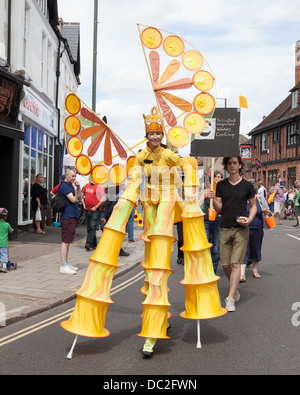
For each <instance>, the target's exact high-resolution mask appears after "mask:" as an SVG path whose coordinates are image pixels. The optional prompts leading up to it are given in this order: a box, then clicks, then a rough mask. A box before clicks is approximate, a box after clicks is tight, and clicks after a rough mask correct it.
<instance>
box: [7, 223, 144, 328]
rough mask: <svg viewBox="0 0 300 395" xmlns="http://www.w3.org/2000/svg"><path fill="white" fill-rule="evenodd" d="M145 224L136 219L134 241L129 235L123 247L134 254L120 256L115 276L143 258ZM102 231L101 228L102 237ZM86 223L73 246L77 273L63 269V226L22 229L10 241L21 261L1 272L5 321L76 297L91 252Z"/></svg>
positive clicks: (16, 258)
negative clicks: (39, 231) (42, 232)
mask: <svg viewBox="0 0 300 395" xmlns="http://www.w3.org/2000/svg"><path fill="white" fill-rule="evenodd" d="M142 231H143V230H142V228H141V227H139V226H138V225H137V222H134V240H135V242H134V243H129V242H128V238H127V236H125V239H124V241H123V245H122V248H123V249H124V250H125V251H126V252H128V253H129V254H130V255H129V256H128V257H120V258H119V260H118V266H119V268H118V269H117V272H116V274H115V277H114V279H116V278H118V277H120V276H121V275H123V274H125V273H127V272H128V271H129V270H131V269H133V268H134V267H136V266H138V265H139V264H140V262H141V261H142V259H143V255H144V243H143V242H142V241H141V240H140V238H139V235H140V234H141V233H142ZM101 234H102V232H101V231H99V232H97V239H98V241H99V239H100V237H101ZM85 239H86V227H85V225H80V226H78V227H77V229H76V234H75V239H74V242H73V243H72V244H71V246H70V250H69V262H70V263H71V264H72V265H73V266H77V267H78V269H79V270H78V272H77V274H76V275H66V274H61V273H60V272H59V269H60V243H61V228H57V227H53V226H51V227H46V235H38V234H36V233H34V232H33V231H27V232H22V233H19V235H18V239H17V240H16V241H9V243H8V245H9V259H10V261H11V262H13V263H17V270H11V271H10V272H9V273H0V313H2V315H1V317H2V322H0V324H1V325H2V326H3V309H4V312H5V315H4V317H5V321H6V322H5V324H6V325H9V324H12V323H14V322H17V321H19V320H22V319H24V318H27V317H31V316H34V315H36V314H39V313H41V312H43V311H46V310H49V309H51V308H53V307H56V306H58V305H61V304H63V303H66V302H69V301H71V300H73V299H75V298H76V295H75V292H76V291H77V290H79V288H80V287H81V284H82V282H83V280H84V277H85V274H86V271H87V268H88V264H89V258H90V257H91V256H92V255H93V253H94V250H91V251H89V252H87V251H86V249H85V248H84V246H85Z"/></svg>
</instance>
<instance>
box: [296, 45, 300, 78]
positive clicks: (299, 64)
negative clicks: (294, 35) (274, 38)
mask: <svg viewBox="0 0 300 395" xmlns="http://www.w3.org/2000/svg"><path fill="white" fill-rule="evenodd" d="M295 55H296V56H295V85H297V84H298V83H299V82H300V40H298V41H297V42H296V50H295Z"/></svg>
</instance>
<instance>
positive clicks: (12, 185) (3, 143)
mask: <svg viewBox="0 0 300 395" xmlns="http://www.w3.org/2000/svg"><path fill="white" fill-rule="evenodd" d="M24 85H27V86H29V84H28V83H26V82H24V81H23V80H21V79H19V78H17V77H15V76H13V75H11V74H10V73H8V72H7V71H6V70H5V69H0V169H1V172H0V207H5V208H6V209H7V210H8V211H9V218H8V220H9V223H10V225H11V227H12V228H13V229H14V233H13V234H12V235H11V238H12V239H15V238H17V229H18V196H19V158H20V145H21V144H22V143H21V142H22V140H23V139H24V133H23V130H22V127H21V123H20V122H19V119H18V117H19V106H20V100H21V97H22V95H23V86H24Z"/></svg>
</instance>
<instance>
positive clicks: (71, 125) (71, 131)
mask: <svg viewBox="0 0 300 395" xmlns="http://www.w3.org/2000/svg"><path fill="white" fill-rule="evenodd" d="M80 130H81V122H80V120H79V119H78V118H77V117H76V116H75V115H70V116H69V117H68V118H67V119H66V121H65V131H66V132H67V133H68V135H69V136H72V137H74V136H77V135H78V133H79V132H80Z"/></svg>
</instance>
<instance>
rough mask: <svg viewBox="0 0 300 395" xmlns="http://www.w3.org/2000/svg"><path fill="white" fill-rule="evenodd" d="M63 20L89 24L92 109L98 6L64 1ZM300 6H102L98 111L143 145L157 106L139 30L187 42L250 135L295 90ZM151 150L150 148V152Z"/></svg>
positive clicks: (87, 70)
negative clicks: (148, 117) (146, 117)
mask: <svg viewBox="0 0 300 395" xmlns="http://www.w3.org/2000/svg"><path fill="white" fill-rule="evenodd" d="M58 12H59V16H60V17H61V18H62V19H63V20H64V21H65V22H79V23H80V25H81V76H80V78H81V86H80V87H79V90H78V95H79V96H80V97H81V98H82V100H83V101H85V102H86V103H87V104H88V105H89V106H92V60H93V25H94V1H93V0H85V1H84V2H83V1H82V0H58ZM299 12H300V2H299V0H289V1H288V2H287V1H286V0H272V1H270V0H226V1H225V0H209V1H208V0H206V1H204V0H185V1H182V0H172V1H170V0H151V1H149V0H99V18H98V20H99V25H98V26H99V30H98V56H97V61H98V68H97V109H96V111H97V113H100V114H101V115H102V116H104V115H106V116H107V119H108V124H109V126H110V127H111V128H112V130H113V131H114V132H115V133H116V134H117V135H118V136H120V137H121V138H122V139H123V140H124V141H126V143H127V144H128V145H131V146H132V145H134V144H137V143H139V142H140V141H142V140H143V138H144V135H145V128H144V121H143V117H142V114H149V113H150V109H151V108H152V106H153V105H155V104H156V102H155V98H154V94H153V90H152V85H151V81H150V77H149V73H148V69H147V64H146V62H145V57H144V54H143V50H142V46H141V42H140V38H139V33H138V28H137V24H141V25H147V26H153V27H156V28H158V29H163V30H165V31H168V32H172V33H173V34H175V35H177V36H180V37H182V38H183V39H185V40H187V41H188V42H189V43H191V44H192V45H193V46H194V47H195V48H196V49H197V50H198V51H199V52H200V53H201V54H202V55H203V56H204V58H205V60H206V62H207V64H208V65H209V67H210V68H211V70H212V73H213V75H214V77H215V80H216V95H215V97H217V107H224V105H225V100H224V99H225V98H226V101H227V107H235V108H236V107H239V96H241V95H242V96H245V97H246V99H247V102H248V107H249V108H248V109H241V126H240V133H241V134H244V135H247V134H248V133H249V132H250V131H251V130H252V129H253V128H254V127H256V126H257V125H258V124H259V123H260V122H261V120H262V118H263V116H267V115H268V114H270V113H271V112H272V111H273V110H274V109H275V108H276V107H277V106H278V105H279V104H280V103H281V102H282V101H283V100H284V99H285V98H286V97H287V96H288V95H289V90H290V89H292V88H293V87H294V85H295V45H296V42H297V41H298V40H300V24H299ZM142 148H143V147H142Z"/></svg>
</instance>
